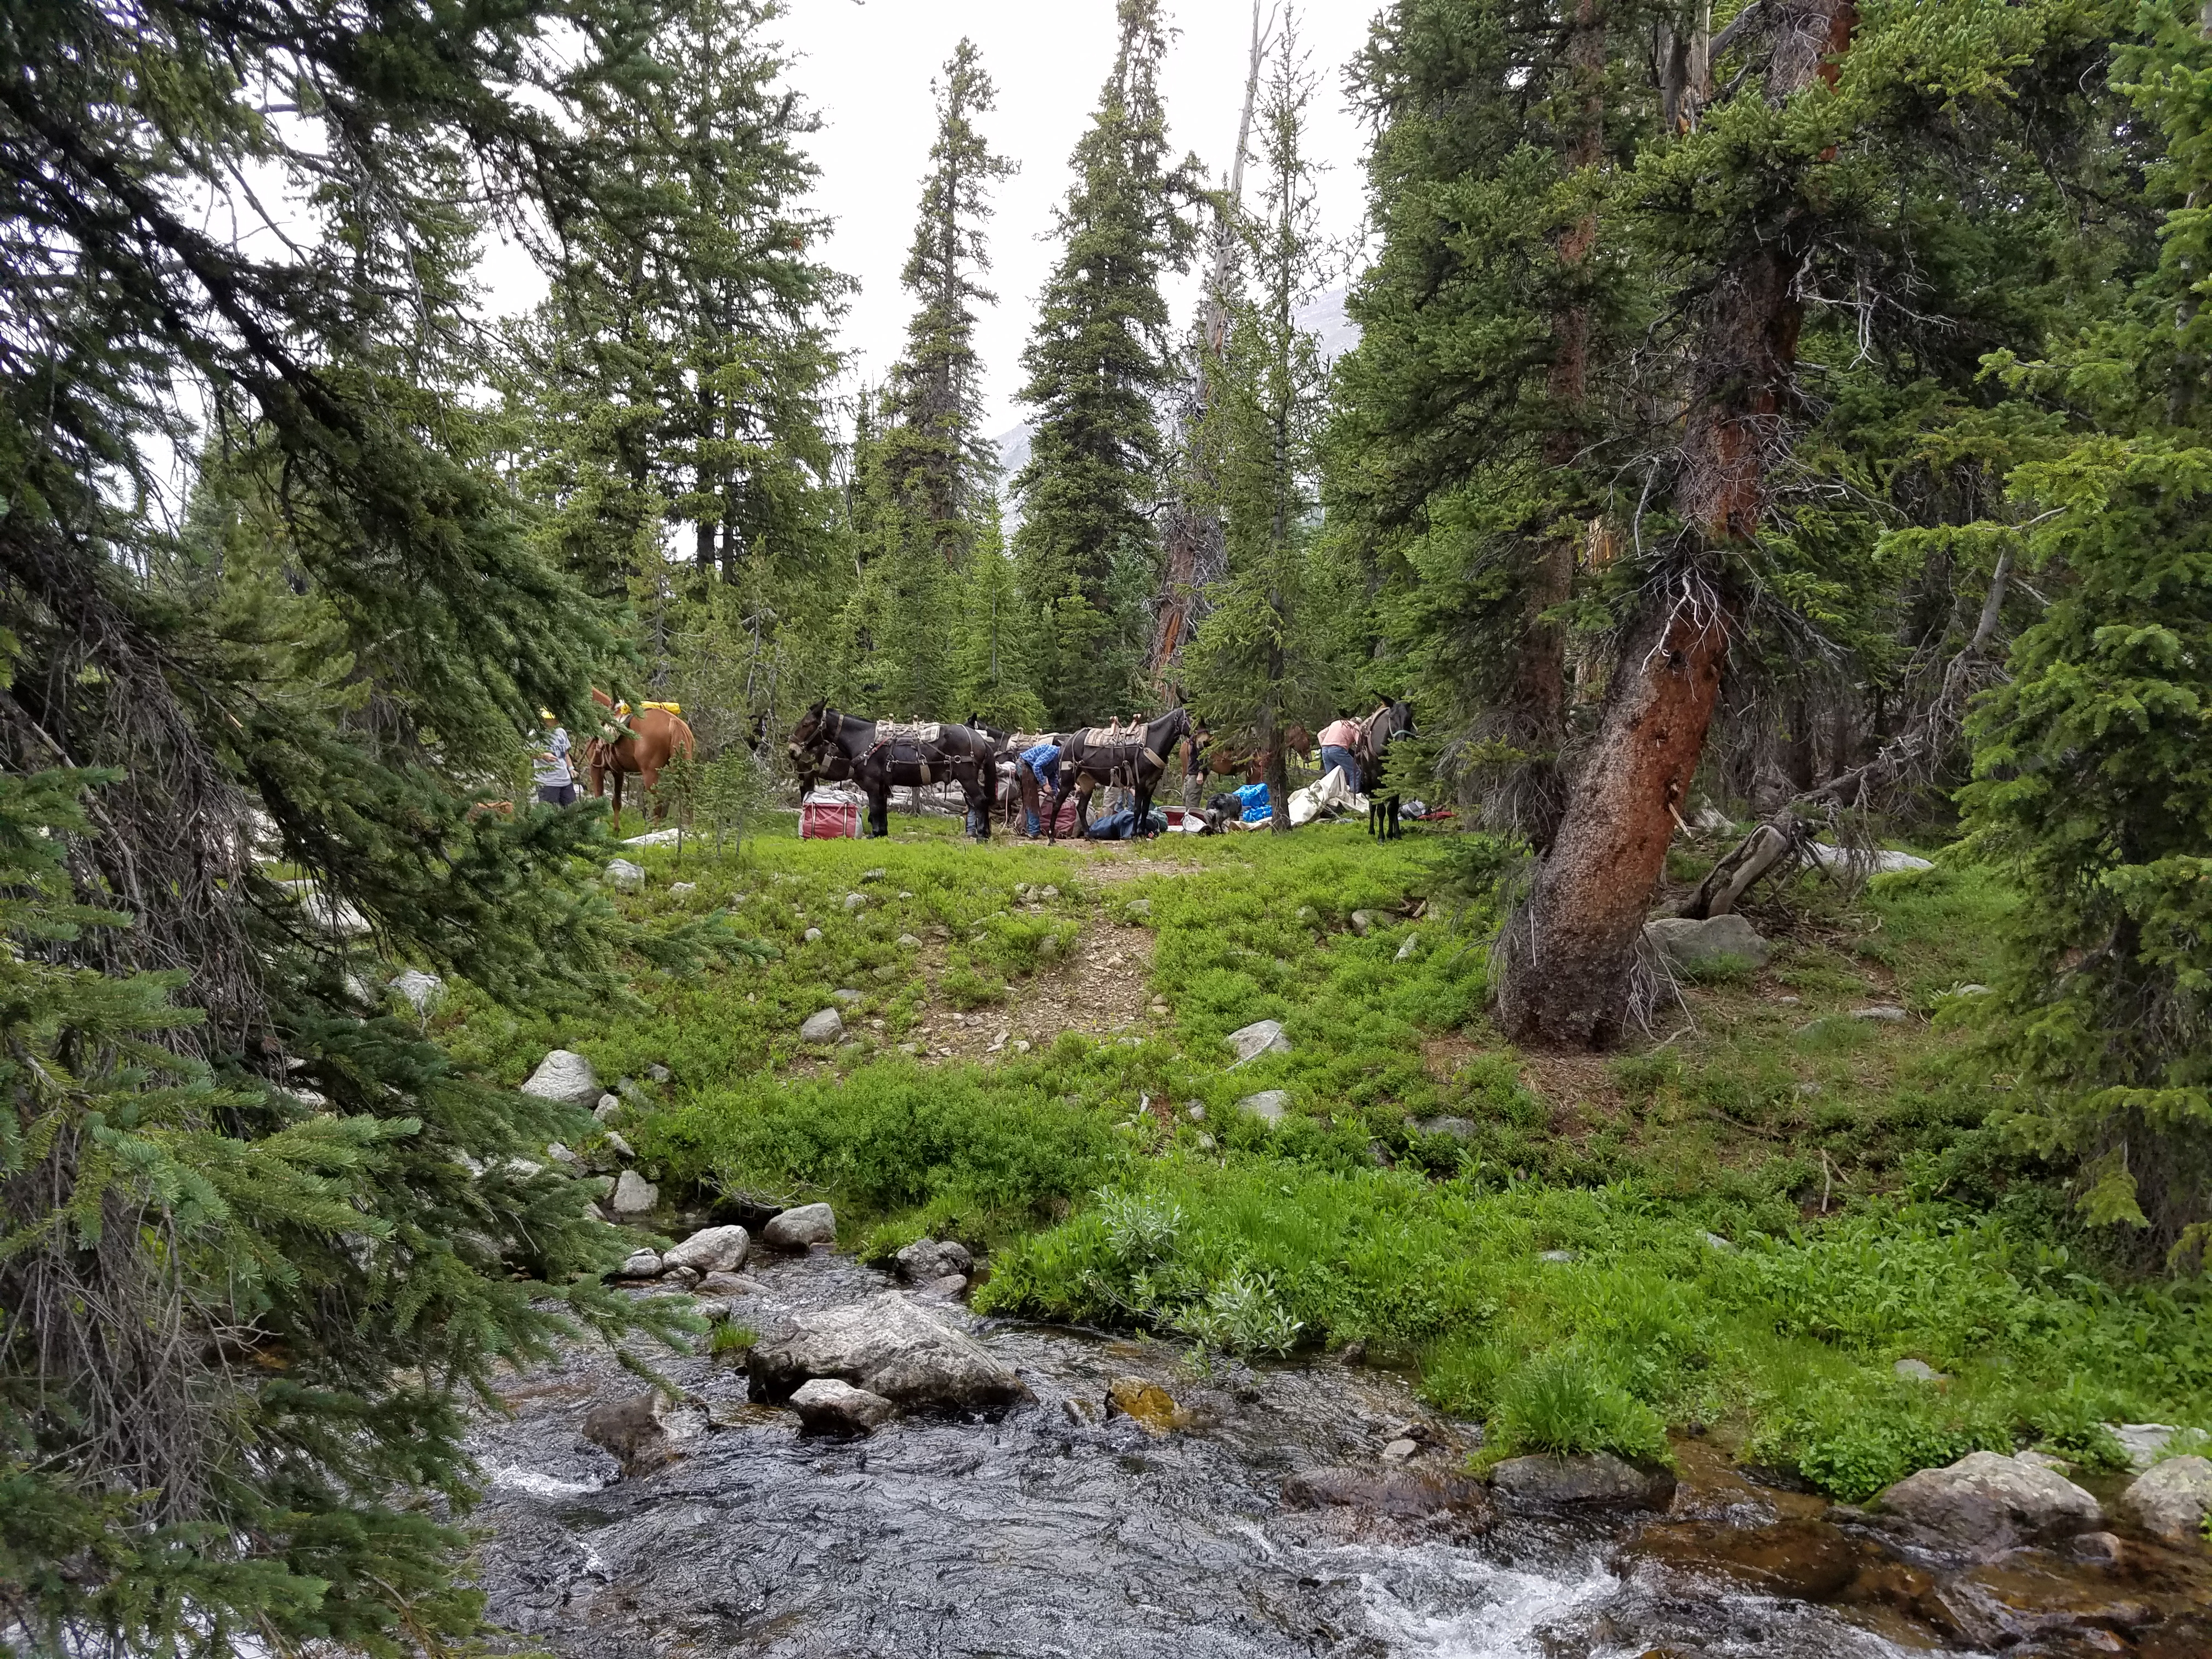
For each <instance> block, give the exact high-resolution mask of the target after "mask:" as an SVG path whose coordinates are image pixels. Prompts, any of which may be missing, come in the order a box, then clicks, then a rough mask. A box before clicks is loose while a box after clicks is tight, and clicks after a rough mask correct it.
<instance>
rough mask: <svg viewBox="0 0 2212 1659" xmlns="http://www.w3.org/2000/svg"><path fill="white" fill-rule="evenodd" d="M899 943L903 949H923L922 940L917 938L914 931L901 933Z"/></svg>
mask: <svg viewBox="0 0 2212 1659" xmlns="http://www.w3.org/2000/svg"><path fill="white" fill-rule="evenodd" d="M898 944H899V948H900V949H901V950H902V951H919V950H920V949H921V940H920V939H916V938H915V936H914V935H913V934H912V933H901V934H900V935H899V936H898Z"/></svg>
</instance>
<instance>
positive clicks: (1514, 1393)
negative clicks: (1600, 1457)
mask: <svg viewBox="0 0 2212 1659" xmlns="http://www.w3.org/2000/svg"><path fill="white" fill-rule="evenodd" d="M1490 1428H1491V1431H1492V1432H1491V1435H1490V1437H1488V1439H1487V1440H1486V1446H1487V1447H1489V1448H1491V1449H1495V1450H1497V1451H1498V1452H1500V1453H1504V1454H1510V1453H1514V1452H1557V1453H1561V1454H1565V1453H1571V1452H1601V1451H1602V1452H1617V1453H1619V1454H1620V1455H1621V1456H1623V1457H1640V1458H1646V1459H1650V1460H1652V1461H1656V1462H1666V1461H1668V1459H1669V1457H1670V1454H1669V1452H1668V1446H1667V1425H1666V1423H1665V1422H1664V1421H1663V1420H1662V1419H1661V1417H1660V1415H1659V1413H1656V1412H1655V1411H1653V1410H1652V1409H1651V1407H1649V1406H1647V1405H1645V1404H1644V1402H1643V1401H1640V1400H1638V1399H1637V1398H1636V1397H1635V1396H1634V1395H1631V1394H1630V1393H1629V1392H1628V1391H1627V1390H1626V1389H1623V1388H1621V1387H1620V1385H1619V1384H1618V1383H1615V1382H1613V1380H1612V1378H1610V1377H1608V1376H1606V1375H1605V1373H1604V1371H1603V1370H1602V1369H1601V1367H1600V1366H1598V1365H1597V1364H1594V1363H1592V1361H1591V1360H1590V1359H1589V1358H1587V1357H1586V1356H1584V1355H1582V1354H1579V1353H1577V1352H1573V1351H1571V1350H1569V1351H1566V1352H1559V1353H1550V1354H1544V1355H1541V1356H1539V1357H1538V1358H1534V1359H1532V1360H1530V1361H1529V1362H1528V1364H1525V1365H1522V1366H1520V1367H1519V1368H1518V1369H1516V1370H1515V1371H1514V1372H1513V1373H1512V1374H1511V1375H1510V1376H1509V1377H1507V1378H1506V1379H1505V1381H1504V1385H1503V1386H1502V1387H1501V1388H1500V1389H1499V1390H1498V1408H1497V1410H1496V1411H1494V1412H1493V1413H1491V1418H1490Z"/></svg>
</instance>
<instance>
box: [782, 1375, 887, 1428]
mask: <svg viewBox="0 0 2212 1659" xmlns="http://www.w3.org/2000/svg"><path fill="white" fill-rule="evenodd" d="M791 1406H792V1409H793V1410H794V1411H796V1412H797V1413H799V1427H800V1428H801V1429H802V1430H804V1431H805V1432H806V1433H808V1434H866V1433H868V1432H870V1431H872V1430H874V1429H876V1428H878V1427H879V1426H881V1425H883V1424H885V1423H888V1422H890V1419H892V1418H894V1417H896V1416H897V1415H898V1407H896V1406H894V1405H893V1404H891V1402H890V1401H888V1400H886V1399H884V1397H883V1395H879V1394H870V1393H869V1392H868V1391H867V1390H866V1389H856V1388H854V1386H853V1385H852V1384H851V1383H841V1382H839V1381H837V1379H836V1378H835V1377H829V1376H817V1377H816V1378H815V1379H814V1380H813V1381H812V1382H811V1383H802V1384H801V1385H800V1386H799V1389H798V1390H797V1391H796V1392H795V1393H793V1395H792V1396H791Z"/></svg>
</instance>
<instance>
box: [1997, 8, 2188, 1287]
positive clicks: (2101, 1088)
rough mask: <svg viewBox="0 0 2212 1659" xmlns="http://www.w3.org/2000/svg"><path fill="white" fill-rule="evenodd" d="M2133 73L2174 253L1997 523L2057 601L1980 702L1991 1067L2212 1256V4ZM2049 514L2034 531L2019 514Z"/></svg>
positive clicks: (2031, 398)
mask: <svg viewBox="0 0 2212 1659" xmlns="http://www.w3.org/2000/svg"><path fill="white" fill-rule="evenodd" d="M2141 22H2142V26H2143V32H2142V35H2141V36H2140V37H2139V38H2138V39H2136V40H2132V41H2127V42H2124V43H2123V44H2122V46H2121V48H2120V50H2119V52H2118V54H2117V59H2118V61H2117V64H2116V69H2117V74H2116V77H2115V78H2116V79H2118V81H2119V82H2121V89H2122V90H2123V92H2124V94H2126V96H2127V98H2128V100H2129V101H2130V104H2132V106H2134V112H2135V114H2136V123H2135V125H2137V126H2138V127H2139V128H2140V129H2141V130H2142V131H2146V132H2148V133H2151V134H2154V135H2156V137H2157V138H2158V139H2159V140H2160V141H2162V144H2163V149H2164V155H2163V156H2162V158H2160V161H2159V163H2158V165H2156V166H2155V167H2153V168H2152V169H2150V170H2149V174H2148V178H2149V186H2150V193H2151V197H2152V199H2153V201H2154V203H2155V204H2157V205H2158V206H2159V207H2160V208H2161V209H2162V210H2163V212H2162V216H2161V221H2160V237H2159V241H2158V250H2157V258H2156V260H2155V263H2154V264H2148V268H2147V269H2144V270H2142V271H2141V272H2140V274H2139V275H2138V276H2137V278H2136V281H2135V282H2134V283H2131V284H2129V285H2127V286H2126V287H2124V288H2121V289H2118V291H2119V292H2120V293H2121V294H2122V295H2124V299H2123V301H2122V302H2121V303H2120V304H2119V306H2118V307H2117V308H2116V309H2115V311H2114V313H2112V314H2110V315H2107V316H2105V317H2101V318H2095V319H2091V320H2087V321H2085V320H2083V319H2080V318H2078V317H2077V318H2069V319H2066V323H2067V325H2066V326H2065V327H2063V329H2062V330H2061V331H2058V332H2057V333H2055V334H2054V335H2053V337H2052V338H2051V341H2050V343H2049V347H2050V349H2048V351H2047V352H2046V353H2045V354H2043V355H2042V356H2040V357H2039V359H2033V360H2029V361H2022V360H2021V359H2020V358H2018V357H2015V356H2011V355H2010V354H2005V355H2004V356H2000V357H1998V358H1997V359H1996V360H1995V363H1996V366H1999V367H2001V368H2003V369H2004V370H2005V373H2006V379H2007V380H2008V382H2009V384H2010V385H2011V386H2013V387H2014V389H2015V391H2016V392H2017V393H2018V395H2019V399H2020V401H2019V403H2018V404H2017V405H2016V406H2015V409H2014V410H2010V411H2008V413H2010V414H2011V415H2012V416H2013V422H2012V424H2013V426H2014V435H2015V439H2016V441H2017V442H2018V447H2019V448H2020V449H2021V451H2022V452H2024V453H2025V459H2023V461H2022V464H2021V465H2019V466H2017V467H2016V468H2015V470H2014V471H2013V472H2012V474H2011V477H2010V481H2009V482H2010V487H2011V492H2012V495H2013V497H2014V503H2013V505H2014V507H2015V511H2014V512H2013V513H2009V514H2007V515H2005V516H2004V517H2001V518H1997V519H1995V520H1991V521H1987V522H1985V523H1984V524H1982V525H1980V526H1975V530H1976V531H1977V532H1978V533H1979V534H1980V535H1981V536H1982V537H1984V538H1986V539H1989V540H1992V541H1995V542H1996V543H1998V544H2000V545H2001V546H2002V548H2003V549H2004V550H2005V551H2006V553H2007V554H2008V555H2009V554H2010V553H2011V552H2012V551H2013V550H2015V549H2016V550H2018V552H2019V553H2020V555H2021V557H2022V560H2023V562H2025V564H2026V565H2027V568H2028V569H2029V570H2030V571H2032V572H2033V574H2034V575H2035V578H2036V580H2037V581H2038V582H2039V584H2041V585H2042V586H2043V587H2044V588H2045V591H2046V592H2047V593H2048V594H2049V595H2050V598H2051V603H2050V605H2049V606H2048V608H2047V609H2045V610H2044V611H2043V612H2042V614H2041V615H2040V617H2039V618H2038V619H2037V620H2036V622H2035V623H2034V624H2033V626H2031V627H2030V628H2028V629H2027V630H2026V631H2025V632H2024V633H2023V634H2022V635H2021V638H2020V640H2019V642H2018V644H2017V646H2016V647H2015V650H2014V651H2013V653H2012V657H2011V661H2010V664H2009V667H2010V671H2011V672H2010V675H2009V678H2008V679H2007V680H2006V681H2004V682H2003V683H2002V684H1999V685H1997V686H1996V687H1995V688H1994V689H1993V690H1991V691H1990V693H1989V694H1988V695H1987V696H1986V697H1985V698H1984V700H1983V701H1982V703H1981V705H1980V707H1979V708H1978V709H1977V710H1976V711H1975V714H1974V721H1973V723H1974V728H1975V737H1976V738H1977V740H1978V743H1977V750H1976V754H1975V757H1974V769H1975V780H1974V781H1973V783H1972V786H1971V787H1969V788H1968V789H1967V790H1966V793H1965V795H1964V797H1963V799H1964V801H1965V804H1966V808H1967V817H1966V823H1967V827H1968V829H1969V831H1970V832H1971V844H1972V846H1973V847H1974V848H1976V850H1978V852H1980V853H1982V854H1984V855H1987V856H1992V857H1995V858H1996V859H1998V860H2001V861H2002V863H2003V865H2004V866H2006V867H2007V868H2008V869H2009V871H2010V872H2011V873H2012V875H2013V877H2014V878H2015V880H2016V881H2017V882H2018V883H2019V884H2020V887H2021V904H2020V906H2019V907H2018V908H2017V909H2016V910H2015V912H2014V913H2013V917H2012V921H2011V923H2010V934H2011V937H2010V940H2009V943H2010V945H2011V947H2012V950H2011V963H2010V969H2009V971H2008V973H2007V975H2005V977H2004V978H2003V979H2002V981H2000V983H1999V984H1998V986H1997V987H1996V997H1995V998H1994V999H1993V1001H1994V1004H1995V1009H1994V1018H1993V1019H1992V1021H1991V1024H1990V1030H1989V1038H1990V1042H1989V1048H1988V1059H1989V1060H1990V1064H1991V1066H1992V1069H1994V1070H1996V1071H1999V1072H2002V1073H2004V1074H2005V1079H2006V1081H2007V1082H2008V1085H2010V1086H2009V1088H2008V1091H2007V1099H2008V1107H2009V1109H2008V1111H2007V1112H2006V1113H2005V1118H2006V1120H2007V1121H2008V1122H2009V1124H2010V1125H2011V1127H2013V1128H2014V1129H2015V1131H2016V1132H2017V1133H2019V1134H2020V1135H2021V1138H2022V1139H2025V1140H2026V1141H2027V1142H2028V1143H2029V1144H2030V1145H2032V1146H2034V1147H2035V1148H2036V1149H2037V1150H2038V1151H2039V1152H2043V1153H2045V1154H2046V1155H2050V1156H2071V1157H2072V1158H2075V1159H2077V1160H2078V1161H2079V1166H2080V1169H2081V1183H2080V1185H2081V1194H2080V1195H2081V1204H2082V1207H2083V1208H2084V1209H2085V1211H2086V1212H2087V1214H2088V1215H2089V1217H2090V1218H2092V1219H2093V1220H2094V1221H2097V1222H2101V1223H2107V1224H2118V1225H2126V1226H2128V1227H2130V1228H2132V1229H2134V1230H2136V1236H2137V1237H2139V1238H2140V1239H2141V1240H2142V1244H2143V1246H2144V1249H2143V1254H2145V1255H2149V1256H2151V1257H2153V1258H2155V1257H2156V1256H2157V1255H2160V1253H2164V1254H2165V1255H2166V1256H2167V1257H2168V1258H2169V1259H2170V1260H2172V1261H2174V1262H2176V1263H2177V1264H2179V1265H2183V1266H2185V1267H2199V1268H2201V1267H2202V1266H2203V1262H2204V1261H2205V1259H2206V1257H2207V1255H2212V902H2208V897H2207V890H2208V883H2207V877H2208V875H2209V874H2212V860H2208V859H2207V857H2206V855H2205V854H2206V849H2207V848H2208V847H2212V763H2208V758H2207V751H2206V748H2205V744H2204V740H2203V731H2204V723H2205V721H2206V720H2207V718H2208V717H2212V657H2208V654H2207V653H2206V651H2205V649H2204V642H2205V641H2206V640H2207V639H2208V637H2212V406H2208V404H2207V400H2206V399H2205V398H2204V397H2203V374H2204V364H2205V363H2206V362H2207V361H2209V360H2212V359H2208V349H2212V318H2208V316H2207V313H2206V312H2205V309H2204V305H2203V299H2204V295H2205V293H2206V291H2207V285H2208V280H2212V209H2208V208H2207V207H2206V206H2205V205H2203V204H2205V203H2206V202H2207V201H2208V199H2212V13H2207V12H2205V11H2204V10H2203V9H2201V8H2200V7H2199V6H2197V4H2195V3H2191V0H2165V3H2160V4H2155V5H2151V6H2147V7H2145V8H2144V9H2143V10H2142V14H2141ZM2020 518H2024V519H2025V520H2026V526H2025V527H2024V528H2021V527H2016V526H2015V523H2014V522H2012V521H2011V520H2015V519H2020Z"/></svg>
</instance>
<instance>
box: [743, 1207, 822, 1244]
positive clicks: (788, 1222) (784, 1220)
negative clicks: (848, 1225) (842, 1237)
mask: <svg viewBox="0 0 2212 1659" xmlns="http://www.w3.org/2000/svg"><path fill="white" fill-rule="evenodd" d="M836 1242H837V1212H836V1211H834V1210H832V1209H831V1208H830V1207H829V1206H828V1205H827V1204H801V1205H800V1206H799V1207H798V1208H796V1209H793V1210H786V1211H784V1212H782V1213H781V1215H778V1216H776V1217H775V1218H772V1219H771V1220H770V1221H769V1224H768V1225H767V1226H765V1227H763V1228H762V1229H761V1243H763V1244H765V1245H767V1246H768V1247H769V1249H776V1250H803V1249H805V1248H806V1247H807V1246H808V1245H810V1244H835V1243H836Z"/></svg>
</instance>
